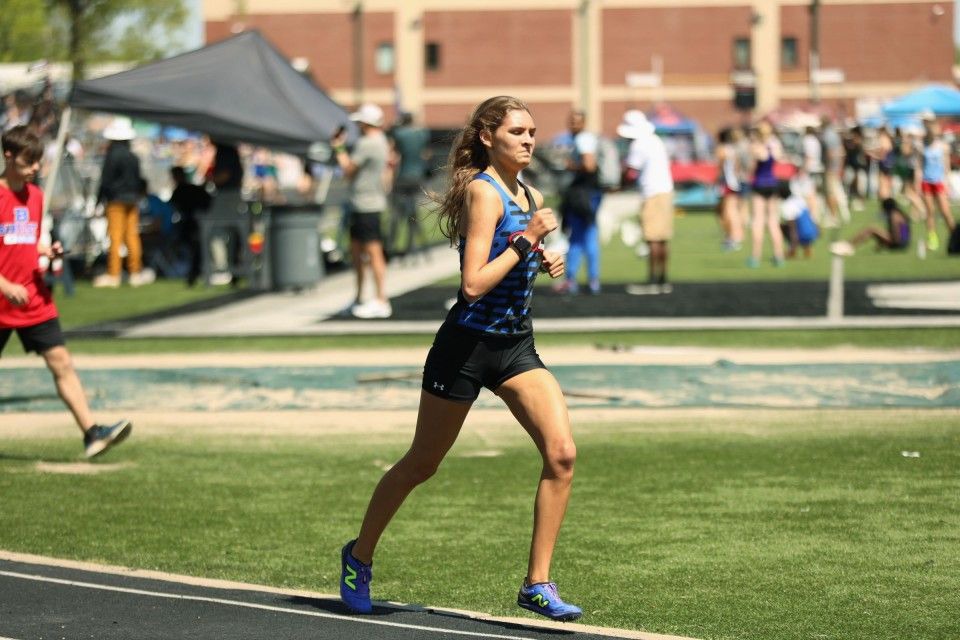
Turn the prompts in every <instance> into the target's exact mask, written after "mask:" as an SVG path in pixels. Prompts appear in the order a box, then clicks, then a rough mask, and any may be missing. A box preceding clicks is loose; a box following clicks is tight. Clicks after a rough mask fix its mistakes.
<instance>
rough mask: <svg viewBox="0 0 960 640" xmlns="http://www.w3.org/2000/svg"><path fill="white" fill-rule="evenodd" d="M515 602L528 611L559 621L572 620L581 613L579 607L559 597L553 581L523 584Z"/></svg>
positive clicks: (577, 617)
mask: <svg viewBox="0 0 960 640" xmlns="http://www.w3.org/2000/svg"><path fill="white" fill-rule="evenodd" d="M517 604H518V605H520V606H521V607H523V608H524V609H527V610H528V611H533V612H534V613H539V614H540V615H542V616H546V617H548V618H550V619H551V620H559V621H561V622H572V621H573V620H577V619H579V618H580V616H582V615H583V611H582V610H581V609H580V607H578V606H576V605H574V604H569V603H566V602H564V601H563V600H561V599H560V594H559V593H557V585H556V584H554V583H553V582H538V583H537V584H532V585H530V586H529V587H528V586H526V585H525V584H524V585H523V586H521V587H520V593H518V594H517Z"/></svg>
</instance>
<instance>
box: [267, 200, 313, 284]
mask: <svg viewBox="0 0 960 640" xmlns="http://www.w3.org/2000/svg"><path fill="white" fill-rule="evenodd" d="M320 213H321V211H320V209H319V208H318V207H317V206H316V205H306V206H295V205H289V206H286V205H284V206H274V207H271V208H270V232H269V235H268V238H267V244H268V245H269V248H270V271H271V275H272V278H273V288H274V289H307V288H309V287H313V286H314V285H316V284H317V283H318V282H320V279H321V278H322V277H323V257H322V254H321V252H320V232H319V224H320Z"/></svg>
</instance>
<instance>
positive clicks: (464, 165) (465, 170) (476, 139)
mask: <svg viewBox="0 0 960 640" xmlns="http://www.w3.org/2000/svg"><path fill="white" fill-rule="evenodd" d="M510 111H526V112H527V113H529V112H530V109H529V108H528V107H527V105H526V104H525V103H524V102H523V101H522V100H520V99H519V98H514V97H512V96H496V97H494V98H488V99H486V100H484V101H483V102H481V103H480V104H479V105H477V108H476V109H474V110H473V114H472V115H471V116H470V120H469V121H468V122H467V125H466V126H465V127H464V128H463V129H462V130H461V131H460V133H459V134H458V135H457V138H456V140H454V143H453V147H452V148H451V149H450V156H449V158H448V161H447V167H448V169H449V171H450V186H449V188H448V189H447V191H446V193H444V194H443V195H435V196H434V200H435V201H436V202H437V204H438V205H439V208H438V210H437V218H438V220H437V224H439V225H440V229H441V231H443V235H445V236H446V237H448V238H450V241H451V242H453V241H454V239H455V238H457V237H459V234H460V220H461V218H462V217H463V214H464V213H465V212H466V205H467V186H468V185H469V184H470V182H471V181H472V180H473V177H474V176H475V175H477V174H478V173H480V172H481V171H483V170H484V169H486V168H487V167H488V166H489V165H490V156H489V154H488V153H487V148H486V147H485V146H483V142H482V141H481V140H480V133H481V132H482V131H488V132H489V133H490V134H491V135H493V132H494V131H496V130H497V128H498V127H499V126H500V125H501V124H502V123H503V119H504V118H505V117H506V116H507V113H508V112H510Z"/></svg>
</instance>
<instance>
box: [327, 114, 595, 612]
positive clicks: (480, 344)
mask: <svg viewBox="0 0 960 640" xmlns="http://www.w3.org/2000/svg"><path fill="white" fill-rule="evenodd" d="M535 133H536V125H535V123H534V120H533V116H532V115H531V114H530V110H529V109H528V108H527V106H526V104H524V103H523V102H522V101H521V100H519V99H517V98H513V97H509V96H497V97H494V98H490V99H488V100H486V101H484V102H482V103H481V104H480V105H479V106H477V107H476V109H475V110H474V112H473V115H472V116H471V117H470V120H469V122H468V124H467V125H466V126H465V127H464V128H463V130H462V131H461V132H460V134H459V137H458V138H457V140H456V141H455V143H454V145H453V148H452V150H451V152H450V161H449V166H450V182H449V184H450V187H449V189H448V190H447V192H446V193H445V194H444V195H443V196H442V197H441V196H438V197H437V199H438V204H439V211H438V214H437V215H438V217H439V222H440V224H441V228H442V229H443V230H444V232H445V234H446V235H447V237H448V238H450V239H451V241H456V243H457V248H458V250H459V252H460V265H461V266H460V289H459V291H458V292H457V302H456V304H455V305H454V306H453V307H452V308H451V309H450V311H449V313H448V314H447V317H446V320H445V321H444V323H443V325H442V326H441V327H440V329H439V331H438V332H437V334H436V337H435V338H434V342H433V347H432V348H431V349H430V352H429V353H428V354H427V358H426V363H425V364H424V368H423V383H422V390H421V392H420V409H419V414H418V416H417V424H416V430H415V432H414V435H413V443H412V444H411V445H410V449H409V450H408V451H407V453H406V454H405V455H404V456H403V457H402V458H401V459H400V460H399V461H398V462H397V463H396V464H395V465H393V466H392V467H391V468H390V470H389V471H387V472H386V474H385V475H384V476H383V478H382V479H381V480H380V482H379V484H378V485H377V487H376V489H375V490H374V492H373V496H372V497H371V498H370V503H369V506H368V507H367V511H366V515H365V516H364V518H363V523H362V524H361V526H360V532H359V535H358V536H357V538H356V539H354V540H351V541H349V542H348V543H347V544H346V545H345V546H344V547H343V549H342V550H341V556H340V558H341V575H340V596H341V598H342V599H343V601H344V603H345V604H346V605H347V607H348V608H349V609H350V610H352V611H354V612H357V613H370V612H371V611H372V609H373V606H372V603H371V600H370V582H371V580H372V579H373V556H374V551H375V550H376V547H377V543H378V542H379V540H380V537H381V535H382V534H383V532H384V530H385V529H386V528H387V525H388V524H389V523H390V520H391V519H392V518H393V516H394V514H396V512H397V510H398V509H399V508H400V505H401V504H403V502H404V500H405V499H406V498H407V496H408V495H409V494H410V492H411V491H413V489H414V488H415V487H417V485H419V484H421V483H423V482H425V481H426V480H427V479H428V478H430V477H431V476H432V475H433V474H434V473H436V471H437V468H438V467H439V465H440V463H441V462H442V461H443V459H444V457H445V456H446V454H447V452H448V451H449V450H450V448H451V447H452V446H453V444H454V442H455V441H456V439H457V436H458V435H459V433H460V428H461V427H462V426H463V422H464V420H465V419H466V417H467V414H468V413H469V412H470V407H471V406H472V404H473V402H474V400H476V399H477V397H478V395H479V393H480V389H481V388H482V387H486V388H488V389H490V390H491V391H492V392H493V393H495V394H496V395H497V396H499V397H500V398H501V399H502V400H503V401H504V403H505V404H506V405H507V407H508V408H509V409H510V412H511V413H512V414H513V416H514V417H515V418H516V419H517V421H518V422H519V423H520V425H521V426H522V427H523V428H524V430H526V432H527V433H528V434H529V435H530V437H531V439H532V440H533V441H534V444H535V445H536V446H537V449H538V450H539V453H540V457H541V459H542V465H543V466H542V470H541V472H540V478H539V483H538V485H537V492H536V498H535V501H534V508H533V535H532V540H531V544H530V553H529V556H528V558H527V567H526V575H525V577H524V578H523V580H522V584H521V586H520V591H519V593H518V594H517V604H518V605H519V606H520V607H523V608H524V609H528V610H530V611H533V612H535V613H538V614H541V615H544V616H547V617H549V618H551V619H554V620H564V621H567V620H576V619H577V618H579V617H580V616H581V615H582V611H581V609H580V608H579V607H577V606H576V605H573V604H570V603H568V602H564V601H563V599H561V597H560V595H559V593H558V591H557V586H556V584H555V583H554V582H553V581H552V580H551V578H550V565H551V561H552V558H553V551H554V547H555V546H556V542H557V537H558V536H559V533H560V525H561V523H562V522H563V518H564V514H565V512H566V509H567V502H568V501H569V499H570V490H571V486H572V483H573V467H574V462H575V460H576V455H577V454H576V446H575V444H574V441H573V434H572V431H571V428H570V418H569V415H568V413H567V406H566V402H565V400H564V397H563V393H562V392H561V390H560V385H559V384H557V381H556V379H555V378H554V377H553V375H552V374H551V373H550V371H549V370H548V369H547V368H546V366H545V365H544V363H543V361H542V360H541V359H540V356H539V355H538V354H537V350H536V347H535V345H534V340H533V323H532V320H531V317H530V302H531V298H532V295H533V284H534V280H535V278H536V276H537V274H538V272H545V273H547V274H549V275H550V277H552V278H559V277H560V276H562V275H563V273H564V258H563V255H562V254H558V253H554V252H551V251H545V250H542V248H541V245H542V242H543V239H544V238H545V237H546V236H547V234H549V233H551V232H552V231H554V230H555V229H556V228H557V218H556V216H555V215H554V213H553V211H552V210H550V209H546V208H542V207H543V196H542V195H541V194H540V192H539V191H537V190H536V189H533V188H532V187H530V186H529V185H526V184H524V183H523V182H521V181H520V180H519V178H518V176H519V173H520V171H521V170H523V169H524V168H526V167H527V166H529V164H530V161H531V159H532V157H533V148H534V135H535ZM451 533H454V531H452V532H451Z"/></svg>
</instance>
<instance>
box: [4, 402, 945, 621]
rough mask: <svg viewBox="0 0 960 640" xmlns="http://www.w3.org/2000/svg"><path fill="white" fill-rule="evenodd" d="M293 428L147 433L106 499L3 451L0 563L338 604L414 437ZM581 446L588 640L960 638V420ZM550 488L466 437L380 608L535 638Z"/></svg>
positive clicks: (642, 438) (561, 553)
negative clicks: (540, 530) (543, 493)
mask: <svg viewBox="0 0 960 640" xmlns="http://www.w3.org/2000/svg"><path fill="white" fill-rule="evenodd" d="M294 416H296V414H284V413H282V412H281V413H277V414H276V418H275V419H276V423H275V424H276V428H275V429H271V425H269V424H264V425H263V429H262V430H261V431H259V432H257V433H248V434H246V435H244V437H237V435H236V434H231V433H223V432H222V431H220V430H218V429H215V428H212V429H205V425H204V423H203V422H198V421H200V420H202V418H197V417H196V416H192V417H191V418H189V419H188V420H187V421H186V422H185V423H184V424H183V425H182V428H179V429H177V430H176V431H170V432H168V431H164V430H161V429H158V430H153V431H151V430H150V429H149V428H145V429H143V430H141V431H140V432H139V433H135V437H134V438H132V439H131V440H130V441H129V443H127V444H124V445H123V446H122V448H120V449H118V450H117V451H114V452H111V453H110V454H108V455H107V456H105V458H104V459H103V461H102V463H110V462H123V463H128V464H129V466H126V467H123V468H120V469H118V470H116V471H113V472H109V473H102V474H98V475H61V474H54V473H41V472H40V471H38V470H37V469H36V463H37V462H38V461H45V462H52V463H56V462H71V461H75V460H76V459H77V458H78V449H79V446H78V440H77V438H76V437H75V436H74V434H73V433H72V432H71V433H70V434H69V438H68V437H67V435H66V430H64V433H63V434H60V433H58V435H57V436H54V435H52V434H51V435H50V436H49V437H46V438H42V439H22V438H17V439H12V440H7V441H5V442H4V445H3V452H2V453H0V512H2V513H3V520H4V526H3V527H0V548H3V549H7V550H13V551H20V552H28V553H37V554H44V555H49V556H55V557H62V558H77V559H84V560H92V561H100V562H105V563H111V564H117V565H124V566H130V567H139V568H149V569H159V570H164V571H170V572H176V573H184V574H191V575H200V576H208V577H218V578H227V579H235V580H243V581H250V582H256V583H262V584H269V585H276V586H283V587H289V588H305V589H310V590H316V591H322V592H328V593H335V592H336V581H337V570H338V569H337V562H338V560H337V557H338V556H337V554H338V550H339V547H340V545H341V544H342V543H343V541H344V540H346V539H347V538H348V537H350V536H351V535H353V534H354V532H355V530H356V528H357V526H358V523H359V519H360V517H361V515H362V511H363V509H364V507H365V502H366V500H367V498H368V496H369V494H370V491H371V490H372V487H373V485H374V484H375V483H376V481H377V480H378V478H379V477H380V475H381V473H382V465H383V464H384V463H388V462H391V461H392V460H394V459H395V458H396V457H398V456H399V455H400V454H401V453H402V451H403V450H404V448H405V446H406V444H407V443H408V437H409V435H408V432H407V430H405V429H400V430H397V431H396V432H392V431H391V432H389V433H381V434H379V435H370V434H367V433H364V435H363V436H362V437H358V434H357V433H356V432H355V433H349V432H344V433H334V434H331V433H330V432H329V431H326V430H321V429H317V431H316V432H315V433H312V434H311V433H310V432H309V431H303V430H300V432H299V433H290V432H288V431H287V430H285V429H284V426H285V423H286V422H288V421H290V420H291V419H293V420H295V419H296V418H295V417H294ZM65 422H66V420H65ZM300 426H306V427H309V426H310V425H309V424H307V425H300ZM575 426H576V430H577V441H578V462H577V477H576V481H575V488H574V495H573V499H572V502H571V505H570V509H569V512H568V517H567V520H566V523H565V525H564V530H563V533H562V535H561V540H560V545H559V548H558V552H557V556H556V561H555V568H554V576H553V577H554V578H555V579H556V580H557V581H558V582H559V584H560V585H561V589H562V593H563V594H565V596H567V597H568V598H569V599H571V600H573V601H576V602H578V603H580V604H581V605H583V607H584V610H585V617H584V622H586V623H590V624H595V625H604V626H612V627H622V628H634V629H644V630H647V631H654V632H660V633H670V634H678V635H685V636H692V637H696V638H711V639H738V640H740V639H757V640H769V639H770V638H777V639H778V640H793V639H796V640H808V639H810V638H827V639H837V640H841V639H842V640H852V639H864V640H867V639H870V640H872V639H875V638H894V637H903V638H923V639H925V640H935V639H943V640H947V639H953V638H956V637H958V636H960V622H958V621H957V616H956V611H957V602H958V601H957V593H958V592H960V560H958V555H957V552H956V551H957V548H958V544H960V536H958V533H957V532H958V531H960V479H958V477H957V474H956V470H957V468H958V467H960V414H958V412H957V411H955V410H933V411H921V412H916V411H908V410H883V411H877V410H849V411H733V412H731V411H717V412H709V411H708V412H700V413H696V412H693V413H691V412H685V411H678V412H650V413H646V414H644V413H641V414H637V416H636V417H635V418H634V419H629V420H624V421H622V422H616V423H590V422H589V421H586V420H584V421H579V422H577V423H576V425H575ZM355 428H356V427H354V429H355ZM361 431H362V428H361ZM491 449H494V450H497V451H499V452H500V455H498V456H496V457H486V456H484V457H472V456H471V454H473V453H477V452H479V451H489V450H491ZM902 451H911V452H919V456H920V457H918V458H915V457H904V456H903V455H902V453H901V452H902ZM538 471H539V463H538V458H537V455H536V453H535V450H534V448H533V446H532V445H531V444H530V443H529V441H528V440H527V439H526V437H525V436H524V435H522V432H521V430H520V429H519V428H516V427H515V426H514V425H512V424H511V421H510V419H509V417H508V416H507V415H506V412H504V416H503V420H502V424H501V425H500V426H495V427H493V428H486V429H484V430H483V432H482V433H481V432H480V431H478V430H475V429H471V428H470V423H469V422H468V425H467V427H466V428H465V431H464V434H463V435H462V437H461V440H460V441H459V442H458V443H457V445H456V446H455V448H454V450H453V451H452V452H451V455H450V457H449V458H448V459H447V460H446V462H445V463H444V465H443V467H442V468H441V470H440V472H439V473H438V475H437V476H436V477H435V478H434V479H433V480H431V482H429V483H427V484H426V485H424V486H423V487H421V488H419V489H418V490H417V491H416V492H415V493H414V494H413V495H412V496H411V498H410V499H409V501H408V503H407V504H406V505H405V507H404V508H403V509H402V510H401V512H400V514H399V515H398V517H397V518H396V520H395V521H394V522H393V524H392V525H391V527H390V529H388V532H387V535H386V536H385V538H384V540H383V542H382V545H381V547H380V551H379V555H378V558H377V564H376V574H375V582H374V590H375V591H374V592H375V596H376V597H378V598H382V599H390V600H398V601H403V602H411V603H419V604H425V605H436V606H447V607H455V608H463V609H473V610H478V611H484V612H489V613H492V614H505V615H515V614H517V613H518V610H517V609H516V608H515V606H514V605H513V603H512V602H513V598H514V596H515V591H516V588H517V585H518V583H519V581H520V579H521V578H522V577H523V571H524V568H525V557H526V550H527V545H528V541H529V528H530V521H531V509H532V496H533V490H534V486H535V481H536V477H537V475H538Z"/></svg>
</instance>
